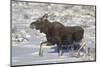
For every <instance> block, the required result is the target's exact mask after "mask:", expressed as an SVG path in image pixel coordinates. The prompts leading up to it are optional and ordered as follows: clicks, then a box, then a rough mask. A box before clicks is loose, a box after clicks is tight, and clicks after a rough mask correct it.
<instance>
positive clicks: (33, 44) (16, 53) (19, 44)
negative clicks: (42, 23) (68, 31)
mask: <svg viewBox="0 0 100 67" xmlns="http://www.w3.org/2000/svg"><path fill="white" fill-rule="evenodd" d="M45 13H48V14H49V20H50V21H59V22H61V23H62V24H63V25H65V26H81V27H83V28H84V30H85V33H84V41H85V42H86V46H85V47H84V49H85V52H80V56H78V57H76V56H75V54H76V52H73V51H66V49H65V48H64V49H63V52H64V54H63V56H58V54H57V52H56V46H55V45H54V46H49V47H45V48H44V56H42V57H41V56H39V55H38V53H39V46H40V43H41V42H43V41H46V38H45V34H43V33H40V32H39V31H36V30H34V29H33V30H32V29H30V28H29V25H30V23H31V22H32V21H35V20H36V19H37V18H39V17H41V16H43V15H44V14H45ZM95 35H96V34H95V6H82V5H63V4H50V3H32V2H14V1H13V2H12V65H26V64H43V63H59V62H77V61H92V60H95ZM89 48H90V51H89V53H88V49H89Z"/></svg>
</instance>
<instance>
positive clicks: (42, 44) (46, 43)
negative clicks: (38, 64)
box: [39, 41, 50, 56]
mask: <svg viewBox="0 0 100 67" xmlns="http://www.w3.org/2000/svg"><path fill="white" fill-rule="evenodd" d="M48 44H50V43H48V42H47V41H45V42H42V43H41V44H40V49H39V56H43V46H46V45H48Z"/></svg>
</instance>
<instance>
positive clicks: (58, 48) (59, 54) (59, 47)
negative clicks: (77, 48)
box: [57, 44, 62, 56]
mask: <svg viewBox="0 0 100 67" xmlns="http://www.w3.org/2000/svg"><path fill="white" fill-rule="evenodd" d="M57 51H58V56H61V55H62V45H61V44H57Z"/></svg>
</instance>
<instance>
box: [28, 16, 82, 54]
mask: <svg viewBox="0 0 100 67" xmlns="http://www.w3.org/2000/svg"><path fill="white" fill-rule="evenodd" d="M47 18H48V15H47V14H45V15H44V16H43V17H41V18H39V19H37V20H36V21H34V22H32V23H31V24H30V28H35V29H37V30H38V29H39V30H40V32H41V33H44V34H46V38H47V41H46V42H42V43H41V44H40V51H39V55H42V45H43V44H46V45H54V44H56V45H57V48H58V55H62V46H63V45H67V44H72V43H74V42H80V43H81V42H82V39H83V35H84V29H83V28H82V27H80V26H69V27H66V26H64V25H63V24H61V23H59V22H57V21H55V22H50V21H49V20H48V19H47ZM80 45H81V44H80ZM80 48H82V46H80Z"/></svg>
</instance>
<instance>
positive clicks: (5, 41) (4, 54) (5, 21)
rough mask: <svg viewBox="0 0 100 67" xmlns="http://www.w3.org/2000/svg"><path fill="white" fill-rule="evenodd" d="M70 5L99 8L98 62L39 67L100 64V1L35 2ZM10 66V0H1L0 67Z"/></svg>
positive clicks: (76, 66)
mask: <svg viewBox="0 0 100 67" xmlns="http://www.w3.org/2000/svg"><path fill="white" fill-rule="evenodd" d="M34 1H40V2H41V1H42V2H57V3H69V4H89V5H96V6H97V18H96V19H97V23H96V25H97V27H96V28H97V38H96V40H97V43H96V45H97V46H96V47H97V54H96V55H97V60H96V62H85V63H69V64H55V65H39V66H37V67H52V66H54V67H66V66H67V67H85V66H86V67H98V66H99V64H100V41H99V40H100V35H99V34H100V30H99V29H100V0H34ZM9 65H10V0H0V67H9Z"/></svg>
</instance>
